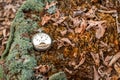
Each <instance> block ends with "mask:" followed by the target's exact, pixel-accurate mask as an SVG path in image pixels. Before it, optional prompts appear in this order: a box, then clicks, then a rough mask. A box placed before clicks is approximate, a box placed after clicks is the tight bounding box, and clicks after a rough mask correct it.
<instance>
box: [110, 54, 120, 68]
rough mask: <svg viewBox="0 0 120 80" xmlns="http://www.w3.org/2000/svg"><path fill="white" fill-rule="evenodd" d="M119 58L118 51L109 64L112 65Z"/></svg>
mask: <svg viewBox="0 0 120 80" xmlns="http://www.w3.org/2000/svg"><path fill="white" fill-rule="evenodd" d="M119 58H120V52H118V53H116V54H115V55H114V56H113V58H112V59H111V61H110V63H109V66H112V65H113V64H114V63H115V62H116V61H117V60H118V59H119Z"/></svg>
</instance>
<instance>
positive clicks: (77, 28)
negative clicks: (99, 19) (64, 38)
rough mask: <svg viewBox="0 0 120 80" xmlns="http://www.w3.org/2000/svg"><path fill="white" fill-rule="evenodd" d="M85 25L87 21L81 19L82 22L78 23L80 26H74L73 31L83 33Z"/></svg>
mask: <svg viewBox="0 0 120 80" xmlns="http://www.w3.org/2000/svg"><path fill="white" fill-rule="evenodd" d="M86 27H87V23H86V21H85V20H84V19H82V22H81V24H80V27H76V28H75V33H81V34H82V33H83V32H84V31H85V29H86Z"/></svg>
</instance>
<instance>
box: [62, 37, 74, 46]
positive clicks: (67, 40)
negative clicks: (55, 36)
mask: <svg viewBox="0 0 120 80" xmlns="http://www.w3.org/2000/svg"><path fill="white" fill-rule="evenodd" d="M61 41H63V42H66V43H68V44H70V45H71V46H72V47H74V46H75V44H74V43H72V42H71V41H70V40H69V39H68V38H62V39H61Z"/></svg>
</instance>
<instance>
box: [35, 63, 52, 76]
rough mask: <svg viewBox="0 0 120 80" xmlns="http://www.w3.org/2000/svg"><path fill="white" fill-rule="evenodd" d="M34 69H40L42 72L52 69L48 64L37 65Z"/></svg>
mask: <svg viewBox="0 0 120 80" xmlns="http://www.w3.org/2000/svg"><path fill="white" fill-rule="evenodd" d="M34 69H35V70H38V71H39V72H40V73H42V74H45V73H47V72H48V71H49V70H50V69H51V67H50V66H48V65H39V66H37V67H35V68H34Z"/></svg>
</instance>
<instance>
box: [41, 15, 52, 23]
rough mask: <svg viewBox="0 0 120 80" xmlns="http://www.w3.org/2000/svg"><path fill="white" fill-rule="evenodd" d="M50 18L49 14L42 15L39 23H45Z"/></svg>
mask: <svg viewBox="0 0 120 80" xmlns="http://www.w3.org/2000/svg"><path fill="white" fill-rule="evenodd" d="M50 19H51V16H47V15H44V16H43V17H42V21H41V25H45V24H46V23H47V22H48V21H49V20H50Z"/></svg>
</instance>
